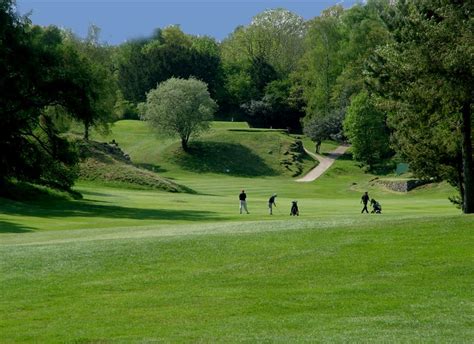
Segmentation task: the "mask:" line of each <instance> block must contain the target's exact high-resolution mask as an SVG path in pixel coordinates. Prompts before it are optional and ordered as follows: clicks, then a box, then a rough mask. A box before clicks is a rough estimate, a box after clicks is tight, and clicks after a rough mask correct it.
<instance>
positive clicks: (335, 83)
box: [0, 0, 474, 213]
mask: <svg viewBox="0 0 474 344" xmlns="http://www.w3.org/2000/svg"><path fill="white" fill-rule="evenodd" d="M0 6H1V7H0V16H1V17H0V19H1V20H0V45H1V47H0V48H1V50H0V91H1V100H0V113H1V116H2V117H3V119H4V120H3V123H4V125H3V126H2V128H0V131H1V133H0V134H1V136H0V150H1V152H0V159H1V167H0V182H1V181H3V182H4V181H5V180H8V179H9V178H17V179H24V180H30V181H34V182H42V183H52V184H57V185H60V186H61V187H70V186H71V185H72V183H73V182H74V179H75V175H76V174H75V172H74V166H75V165H76V162H77V157H76V154H75V153H74V147H72V146H71V143H70V142H69V141H68V140H67V139H66V138H65V136H64V135H62V134H61V132H64V131H65V128H67V126H68V123H69V122H70V121H76V122H80V123H82V125H83V127H84V136H85V138H87V137H88V134H89V130H90V128H91V127H97V128H99V129H102V130H107V127H108V125H109V124H110V123H111V122H113V121H114V120H116V119H118V118H133V119H138V118H144V119H146V118H147V116H148V118H149V117H150V116H149V115H150V113H149V109H150V108H151V107H150V106H147V99H152V98H154V99H161V98H159V97H158V96H155V94H156V95H157V94H158V93H160V92H161V93H163V92H165V88H163V87H162V88H161V90H159V86H158V85H160V84H162V83H163V82H164V81H167V80H169V79H173V80H174V79H178V81H173V82H172V83H174V84H176V85H177V84H179V79H190V78H191V79H193V80H194V79H195V80H200V81H202V82H204V83H205V84H207V88H208V92H209V94H210V96H211V97H212V99H213V101H214V102H215V104H217V114H216V116H217V117H218V118H220V119H228V120H230V119H234V120H246V121H248V122H249V123H250V124H251V125H252V126H257V127H273V128H287V129H289V130H292V131H295V132H299V131H301V130H302V131H304V133H306V134H307V135H308V136H310V137H311V138H312V139H313V140H314V141H315V142H318V141H321V140H325V139H328V138H331V139H336V140H348V141H350V142H351V143H352V146H353V156H354V158H355V159H356V160H358V161H360V162H361V163H363V164H365V165H367V166H368V168H375V167H376V166H377V164H379V163H380V162H381V161H384V160H386V159H393V157H396V158H397V159H399V160H400V161H404V162H408V163H409V164H410V167H411V170H412V171H413V172H414V173H415V175H416V176H418V177H420V178H424V179H432V180H448V181H449V182H450V183H451V184H452V185H454V186H455V187H456V188H457V189H458V190H459V196H458V197H455V198H453V201H454V202H456V203H458V204H459V205H460V206H461V207H462V208H463V210H464V212H467V213H472V212H474V181H473V177H472V173H473V169H474V168H473V165H472V121H473V120H472V115H471V113H472V103H473V89H472V85H473V84H474V83H473V69H474V68H473V61H474V59H473V56H474V38H473V33H474V27H473V26H474V24H473V16H472V13H473V12H474V4H473V3H472V2H470V1H462V0H456V1H455V0H419V1H416V2H411V1H406V0H397V1H395V0H392V1H390V0H369V1H367V2H365V3H363V4H362V3H361V4H357V5H355V6H353V7H351V8H349V9H344V8H343V7H342V6H340V5H337V6H333V7H330V8H328V9H326V10H325V11H323V12H322V13H321V14H320V15H319V16H317V17H315V18H313V19H311V20H308V21H306V20H304V19H303V18H302V17H300V16H298V15H296V14H295V13H292V12H290V11H288V10H285V9H281V8H280V9H273V10H266V11H264V12H262V13H260V14H257V15H256V16H255V17H254V18H253V19H252V21H251V23H250V24H249V25H246V26H239V27H237V28H236V29H235V30H234V31H233V32H232V33H231V34H230V35H229V36H228V37H227V38H225V39H224V40H223V41H222V42H219V41H217V40H215V39H213V38H211V37H207V36H195V35H190V34H186V33H184V32H183V31H182V30H181V29H180V27H179V26H169V27H166V28H158V29H156V30H155V32H154V33H153V34H152V35H151V36H149V37H145V38H139V39H132V40H129V41H127V42H125V43H123V44H120V45H118V46H109V45H107V44H103V43H101V42H100V39H99V33H100V30H99V29H98V28H97V27H94V26H92V27H91V28H90V30H89V34H88V36H87V37H86V38H85V39H80V38H78V37H76V36H75V35H74V34H72V33H71V32H70V31H67V30H64V29H58V28H55V27H46V28H42V27H38V26H35V25H32V23H31V22H30V21H29V19H28V18H25V17H21V16H19V15H18V14H17V13H16V12H15V10H14V2H13V0H4V1H3V2H2V4H1V5H0ZM196 87H197V86H196ZM157 92H158V93H157ZM200 92H201V93H202V92H203V90H202V89H200ZM157 97H158V98H157ZM211 107H212V108H215V106H214V105H212V106H211ZM204 117H206V118H208V116H204ZM198 127H199V126H198Z"/></svg>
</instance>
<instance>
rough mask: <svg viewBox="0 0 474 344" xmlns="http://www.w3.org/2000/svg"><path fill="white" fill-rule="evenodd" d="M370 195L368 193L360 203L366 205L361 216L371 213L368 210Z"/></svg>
mask: <svg viewBox="0 0 474 344" xmlns="http://www.w3.org/2000/svg"><path fill="white" fill-rule="evenodd" d="M369 199H370V198H369V193H368V192H367V191H366V192H365V193H364V194H363V195H362V198H361V200H360V203H363V204H364V208H362V211H361V212H360V213H361V214H362V213H363V212H364V211H365V212H366V213H367V214H368V213H369V210H368V209H367V203H369Z"/></svg>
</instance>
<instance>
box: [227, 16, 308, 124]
mask: <svg viewBox="0 0 474 344" xmlns="http://www.w3.org/2000/svg"><path fill="white" fill-rule="evenodd" d="M305 34H306V23H305V21H304V20H303V18H301V17H300V16H298V15H296V14H294V13H292V12H290V11H288V10H285V9H282V8H279V9H272V10H266V11H264V12H262V13H260V14H258V15H256V16H255V17H254V18H253V19H252V22H251V24H250V25H248V26H240V27H238V28H236V29H235V31H234V32H233V33H232V34H231V35H230V36H229V37H228V38H227V39H226V40H224V42H222V45H221V58H222V64H223V70H224V72H225V76H224V82H225V87H226V91H227V94H228V96H227V99H228V102H227V104H226V106H227V107H228V108H229V109H228V111H235V110H238V109H241V108H248V106H249V105H250V103H251V102H257V103H262V102H265V100H263V97H265V88H266V87H267V85H268V84H269V83H271V82H273V81H276V80H281V81H282V82H285V80H287V79H288V78H289V75H290V73H292V72H293V71H294V70H295V69H296V66H297V62H298V60H299V59H300V57H301V55H302V54H303V49H304V36H305ZM242 105H244V106H243V107H242ZM252 118H254V117H251V119H252ZM255 118H256V117H255ZM257 122H263V121H257Z"/></svg>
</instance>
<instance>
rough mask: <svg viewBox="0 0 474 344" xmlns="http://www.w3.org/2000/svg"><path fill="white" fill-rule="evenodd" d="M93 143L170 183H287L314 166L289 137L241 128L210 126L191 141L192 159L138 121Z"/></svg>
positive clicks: (240, 125) (175, 142) (232, 124)
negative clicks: (113, 146) (113, 144)
mask: <svg viewBox="0 0 474 344" xmlns="http://www.w3.org/2000/svg"><path fill="white" fill-rule="evenodd" d="M95 139H97V140H103V141H110V140H112V139H115V140H116V141H117V142H118V143H119V145H120V147H121V148H122V149H124V151H125V152H127V153H128V154H130V156H131V157H132V159H133V162H134V163H137V164H140V165H141V166H144V167H147V168H149V169H152V170H154V171H157V172H159V173H166V172H168V171H170V173H169V176H172V177H175V176H177V175H180V174H181V173H182V172H184V173H186V172H191V173H204V172H205V173H213V174H227V175H230V176H247V177H252V176H280V175H281V176H290V177H291V176H296V175H300V174H302V173H305V172H307V171H309V170H310V169H311V168H312V167H314V166H315V165H316V162H315V161H314V160H313V159H311V158H310V157H309V156H308V155H306V154H304V153H303V154H300V156H297V155H298V154H296V152H294V151H291V145H292V144H293V143H294V142H295V138H294V137H293V136H289V135H287V134H285V133H284V132H283V131H281V130H268V129H267V130H265V129H250V128H248V125H247V124H246V123H242V122H213V125H212V129H211V131H209V132H208V133H206V134H205V135H204V136H202V137H200V138H198V139H195V140H193V141H191V143H190V148H191V149H190V151H191V154H189V153H185V152H183V151H182V149H181V147H180V144H179V140H177V139H170V138H168V137H165V136H160V135H157V134H155V133H153V132H152V131H151V130H150V129H149V128H148V126H147V125H146V123H144V122H141V121H130V120H128V121H119V122H117V123H116V124H115V125H114V127H113V129H112V132H111V134H110V135H108V136H106V137H103V136H100V135H95ZM166 175H168V174H166Z"/></svg>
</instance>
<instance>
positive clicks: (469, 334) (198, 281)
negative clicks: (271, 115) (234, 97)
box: [0, 121, 474, 343]
mask: <svg viewBox="0 0 474 344" xmlns="http://www.w3.org/2000/svg"><path fill="white" fill-rule="evenodd" d="M96 138H98V136H96ZM111 138H115V139H116V140H117V142H119V144H120V146H121V147H122V148H123V149H124V150H125V151H126V152H127V153H129V154H130V155H131V157H132V160H133V161H134V162H135V163H138V164H142V165H143V166H145V167H147V168H149V169H154V170H156V171H158V172H159V173H160V174H161V175H163V176H165V177H167V178H170V179H172V180H173V181H175V182H177V183H179V184H181V185H185V186H187V187H189V188H191V189H193V190H194V191H196V193H195V194H191V193H169V192H164V191H156V190H134V189H130V188H128V189H127V188H118V187H111V186H105V185H102V184H98V183H92V182H84V181H82V182H79V183H78V184H77V186H76V189H77V190H78V191H80V192H81V193H82V194H83V196H84V198H83V199H82V200H78V201H68V200H64V199H61V198H50V199H49V200H47V201H46V200H44V199H43V200H42V201H41V202H26V203H25V202H16V201H10V200H5V199H0V257H1V259H0V295H1V299H0V343H21V342H25V343H28V342H30V343H31V342H33V343H154V342H165V343H175V342H193V343H194V342H206V343H208V342H225V343H227V342H231V343H233V342H246V343H255V342H277V343H293V342H330V343H332V342H340V343H342V342H377V343H378V342H384V343H385V342H441V343H444V342H456V343H469V342H474V326H473V325H474V323H473V322H474V308H473V305H474V298H473V293H472V289H473V284H474V283H473V282H474V279H473V276H474V255H473V254H472V252H473V251H472V248H473V244H474V240H473V239H474V236H473V230H474V217H473V216H465V215H461V214H460V211H459V210H458V209H456V208H455V207H453V206H452V205H451V204H450V203H449V201H448V199H447V197H448V196H450V195H453V194H454V190H453V189H452V188H451V187H449V186H448V185H447V184H444V183H442V184H437V185H431V186H424V187H420V188H418V189H415V190H414V191H411V192H410V193H407V194H403V193H396V192H392V191H389V190H386V189H384V188H382V187H380V186H376V185H374V184H373V183H372V182H371V180H372V179H373V178H374V176H373V175H370V174H364V173H363V172H362V171H361V170H360V169H359V168H358V167H357V166H356V164H355V163H354V162H353V161H351V160H350V159H349V157H348V156H347V155H345V156H343V157H342V158H341V159H339V160H337V161H336V162H335V163H334V165H333V166H332V167H331V169H330V170H329V171H328V172H327V173H326V174H324V175H323V176H322V177H321V178H320V179H318V180H316V181H315V182H311V183H297V182H295V181H294V178H292V177H291V176H290V175H288V174H286V173H285V171H284V170H281V169H280V167H279V164H278V162H276V161H275V159H272V157H275V156H276V151H277V148H275V150H272V153H269V150H270V149H271V148H269V147H270V145H272V144H276V145H279V144H282V145H283V144H287V143H288V142H289V140H290V139H291V137H289V136H287V135H286V134H284V133H281V132H278V131H271V130H270V131H269V130H254V129H250V128H248V127H247V126H246V125H245V124H244V123H233V124H229V123H214V124H213V129H212V131H211V132H210V133H208V134H206V136H204V137H203V138H202V139H201V140H200V142H201V146H199V145H197V146H196V147H201V148H200V149H202V150H201V151H200V152H201V153H203V154H204V153H206V152H210V151H211V152H216V151H219V149H220V148H219V147H218V146H217V145H216V146H213V144H212V143H213V142H227V144H228V146H227V148H228V150H224V153H222V154H230V153H232V152H234V148H235V147H236V146H238V148H237V149H244V150H245V149H248V151H245V152H247V153H248V152H250V155H246V154H243V155H242V156H241V162H242V166H243V167H245V166H246V165H245V164H246V163H248V162H251V161H259V162H260V163H261V165H260V167H259V169H257V168H256V169H254V170H252V171H251V172H252V173H251V175H249V174H247V175H246V174H244V173H241V172H238V171H239V170H238V168H240V167H242V166H239V165H238V164H236V165H235V170H234V171H233V172H225V171H222V170H219V169H218V168H217V166H220V161H219V159H214V158H212V159H206V160H209V161H212V163H209V166H207V167H206V168H203V167H202V166H199V164H198V163H197V162H196V161H189V160H186V161H184V162H183V161H182V160H179V159H178V158H179V156H177V155H175V154H174V153H175V152H179V150H178V148H177V147H178V146H177V142H176V140H172V139H168V138H160V137H156V136H155V135H153V134H151V133H150V132H149V130H148V128H147V127H146V126H144V125H143V123H141V122H136V121H121V122H119V123H117V125H116V126H115V127H114V129H113V133H112V134H111V135H110V136H108V137H106V138H104V140H110V139H111ZM242 139H245V142H243V141H239V140H242ZM232 145H235V146H232ZM334 146H335V145H334V143H331V142H325V144H324V145H323V147H322V148H323V152H327V151H330V150H332V149H333V148H334ZM242 147H244V148H242ZM308 148H309V147H308ZM312 148H313V149H314V147H312ZM272 149H273V148H272ZM310 149H311V148H310ZM245 152H244V153H245ZM213 159H214V160H213ZM252 159H253V160H252ZM222 161H224V162H226V163H231V162H232V161H231V159H228V157H223V159H222ZM311 164H312V163H311V162H310V161H305V162H304V166H305V168H307V169H309V168H310V167H311ZM262 166H263V167H266V168H269V169H270V170H271V171H273V172H272V173H270V172H269V171H268V170H265V169H260V168H263V167H262ZM247 170H248V169H247ZM388 177H390V176H388ZM241 189H245V190H246V191H247V194H248V207H249V211H250V214H249V215H247V214H243V215H240V214H239V211H238V194H239V192H240V190H241ZM365 190H368V191H369V193H370V195H371V196H372V197H374V198H376V199H377V200H378V201H380V203H381V204H382V207H383V214H382V215H374V214H370V215H365V214H364V215H362V214H360V210H361V205H360V204H359V201H360V196H361V193H362V192H363V191H365ZM273 192H276V193H277V194H278V197H277V208H276V209H275V213H274V215H273V216H270V215H268V213H267V205H266V202H267V200H268V197H269V196H270V195H271V194H272V193H273ZM294 199H297V200H298V204H299V206H300V213H301V216H300V217H296V218H293V217H290V216H289V211H290V204H291V201H292V200H294Z"/></svg>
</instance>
